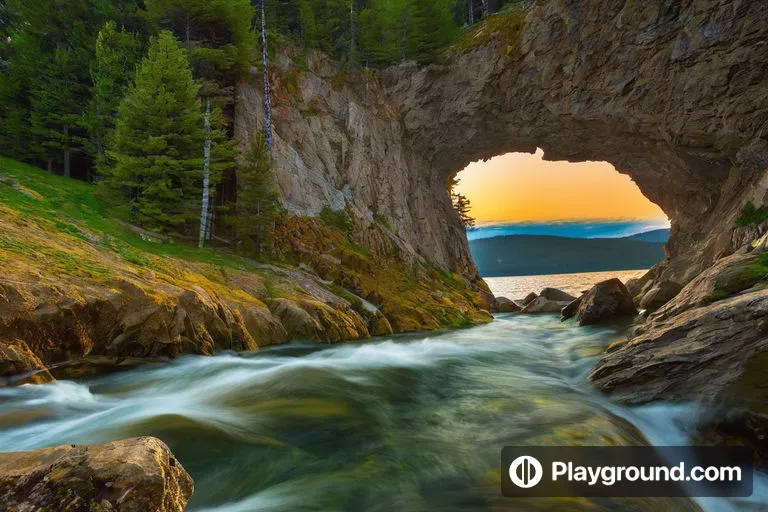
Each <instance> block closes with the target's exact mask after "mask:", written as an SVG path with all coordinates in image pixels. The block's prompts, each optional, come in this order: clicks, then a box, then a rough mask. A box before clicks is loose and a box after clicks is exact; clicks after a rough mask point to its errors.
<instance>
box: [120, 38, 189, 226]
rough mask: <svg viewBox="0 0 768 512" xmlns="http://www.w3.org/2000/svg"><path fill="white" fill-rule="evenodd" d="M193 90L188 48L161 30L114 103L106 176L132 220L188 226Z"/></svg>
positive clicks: (150, 224) (161, 224)
mask: <svg viewBox="0 0 768 512" xmlns="http://www.w3.org/2000/svg"><path fill="white" fill-rule="evenodd" d="M199 89H200V85H199V84H198V83H197V82H195V81H194V80H193V78H192V70H191V67H190V64H189V59H188V57H187V52H186V50H185V49H184V48H183V47H182V46H181V44H180V43H179V41H178V40H177V39H176V38H175V37H174V36H173V34H172V33H171V32H168V31H163V32H161V33H160V35H159V36H158V37H157V38H156V39H154V40H153V41H152V43H151V44H150V47H149V54H148V56H147V57H146V58H145V59H144V60H143V61H142V62H141V65H140V66H139V68H138V70H137V73H136V80H135V83H134V85H133V86H132V87H130V88H129V89H128V91H127V94H126V97H125V99H124V100H123V102H122V103H121V104H120V108H119V109H118V120H117V127H116V129H115V134H114V137H113V142H112V148H111V151H110V156H111V157H112V158H113V159H114V162H115V168H114V173H113V176H112V177H111V178H110V182H111V183H112V184H114V185H115V186H117V187H119V188H120V189H122V190H123V191H124V192H125V193H126V194H127V196H128V198H129V200H130V202H131V206H132V208H131V212H132V215H133V218H134V220H135V221H137V222H138V223H139V224H141V225H143V226H146V227H148V228H150V229H155V230H160V231H166V232H168V231H187V230H188V229H187V228H188V227H191V225H192V221H193V220H194V219H196V218H197V213H198V212H199V211H200V210H199V208H200V206H199V205H200V202H199V201H200V190H201V183H200V182H201V179H202V158H201V156H202V140H203V133H202V130H201V126H202V118H201V115H200V106H199V99H198V96H197V94H198V91H199Z"/></svg>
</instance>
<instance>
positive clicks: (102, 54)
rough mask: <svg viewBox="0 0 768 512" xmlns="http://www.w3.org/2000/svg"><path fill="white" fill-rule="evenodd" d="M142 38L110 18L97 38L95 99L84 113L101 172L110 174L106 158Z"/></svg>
mask: <svg viewBox="0 0 768 512" xmlns="http://www.w3.org/2000/svg"><path fill="white" fill-rule="evenodd" d="M143 46H144V44H143V42H142V40H141V38H140V37H139V36H138V35H137V34H135V33H130V32H127V31H126V30H125V29H124V28H120V29H118V28H117V24H116V23H115V22H114V21H108V22H107V23H106V24H105V25H104V27H103V28H102V29H101V31H99V35H98V37H97V38H96V53H95V55H94V58H93V60H92V61H91V66H90V68H91V81H92V83H93V87H92V89H91V101H90V103H89V104H88V107H87V109H86V111H85V115H84V116H83V121H82V122H83V125H84V126H85V127H86V129H87V130H88V134H89V137H88V139H89V144H88V150H89V152H90V153H91V155H93V157H94V159H95V163H96V168H97V171H98V173H99V174H101V175H105V174H108V173H109V170H110V161H109V159H108V158H107V157H106V144H107V139H108V137H109V136H110V134H111V133H112V131H113V130H114V128H115V123H116V120H117V108H118V106H119V105H120V101H121V100H122V99H123V96H124V94H125V90H126V88H127V87H128V84H129V83H130V82H131V80H132V79H133V75H134V73H135V71H136V66H137V65H138V63H139V60H140V59H141V54H142V48H143Z"/></svg>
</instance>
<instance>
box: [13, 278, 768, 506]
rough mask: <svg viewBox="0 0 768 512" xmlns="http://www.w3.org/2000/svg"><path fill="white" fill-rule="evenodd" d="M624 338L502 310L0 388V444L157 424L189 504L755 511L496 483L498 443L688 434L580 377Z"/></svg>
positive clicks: (684, 439) (667, 417) (674, 409)
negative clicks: (508, 492) (450, 327)
mask: <svg viewBox="0 0 768 512" xmlns="http://www.w3.org/2000/svg"><path fill="white" fill-rule="evenodd" d="M582 279H584V276H580V277H578V278H576V277H574V278H573V282H574V283H575V282H576V281H577V280H578V282H579V283H581V282H582V281H581V280H582ZM590 279H591V278H590ZM529 283H534V284H535V285H531V286H528V284H529ZM552 284H555V285H557V284H558V283H557V282H552V281H551V280H546V281H543V280H542V281H535V280H534V281H527V282H526V286H527V287H528V288H532V289H538V288H540V287H542V286H544V285H552ZM492 286H495V285H494V284H492ZM505 286H511V285H505ZM574 286H576V285H575V284H574ZM564 287H565V286H564ZM576 287H577V288H579V287H582V285H581V284H579V285H578V286H576ZM528 288H526V290H527V289H528ZM566 288H567V287H566ZM519 289H520V288H519V287H518V288H509V291H514V292H515V293H512V295H516V294H517V290H519ZM569 289H571V288H569ZM499 291H503V290H499ZM625 334H626V333H625V331H624V330H623V329H622V328H621V327H617V326H612V327H585V328H579V327H576V326H575V324H574V323H573V322H565V323H561V322H560V321H559V319H558V318H557V315H542V316H524V315H513V314H506V315H499V316H498V317H497V319H496V321H495V322H493V323H490V324H487V325H482V326H477V327H472V328H469V329H462V330H455V331H450V332H440V333H432V334H417V335H405V336H396V337H393V338H390V339H377V340H373V341H368V342H360V343H348V344H342V345H335V346H327V345H307V344H294V345H287V346H283V347H277V348H274V349H268V350H262V351H258V352H253V353H245V354H232V353H225V354H220V355H218V356H216V357H198V356H187V357H182V358H179V359H177V360H176V361H173V362H171V363H168V364H148V365H146V366H143V367H140V368H138V369H134V370H131V371H128V372H125V373H119V374H114V375H110V376H106V377H102V378H98V379H93V380H88V381H83V382H66V381H59V382H55V383H51V384H47V385H43V386H22V387H16V388H4V389H0V451H17V450H27V449H34V448H40V447H44V446H53V445H58V444H65V443H102V442H107V441H110V440H114V439H120V438H125V437H132V436H140V435H153V436H157V437H159V438H161V439H162V440H164V441H165V442H166V443H167V444H168V445H169V446H170V447H171V449H172V450H173V451H174V453H175V454H176V455H177V457H178V458H179V460H180V461H181V462H182V464H183V465H184V467H185V468H186V469H187V470H188V471H189V473H190V474H191V475H192V477H193V478H194V480H195V494H194V497H193V499H192V502H191V504H190V510H194V511H216V512H246V511H247V512H250V511H270V512H271V511H279V512H281V511H285V512H295V511H350V512H356V511H381V512H391V511H413V512H417V511H419V512H421V511H440V512H443V511H497V510H529V511H549V510H566V511H599V510H617V511H618V510H635V511H662V510H663V511H668V510H669V511H674V510H699V509H698V508H697V507H699V506H700V507H703V508H704V509H705V510H711V511H736V510H739V511H741V510H747V511H749V510H754V511H757V510H766V507H767V506H768V495H766V492H765V489H766V485H765V478H764V477H760V478H761V480H760V482H758V485H757V487H756V493H755V495H754V496H753V497H752V498H750V499H748V500H715V499H708V500H698V501H697V502H694V501H692V500H687V499H662V498H644V499H640V498H636V499H618V498H617V499H608V498H606V499H596V500H586V499H570V500H566V499H556V500H555V499H532V500H520V499H514V500H512V499H507V498H503V497H502V496H501V495H500V492H499V482H500V470H499V467H498V466H499V456H500V451H501V448H502V447H503V446H505V445H555V446H558V445H643V444H647V443H651V444H656V445H679V444H687V443H688V442H689V440H690V439H691V435H692V431H693V426H692V425H691V419H692V418H693V416H694V412H695V411H694V408H693V406H691V405H667V404H656V405H652V406H646V407H639V408H628V407H624V406H621V405H618V404H616V403H612V402H611V401H610V400H608V399H607V398H606V397H604V396H602V395H601V394H600V393H598V392H596V391H595V390H594V389H593V388H592V387H591V386H590V384H589V382H588V380H587V375H588V373H589V371H590V369H591V368H592V367H593V365H594V363H595V361H596V359H597V357H598V356H599V354H601V353H602V351H603V350H604V348H605V347H606V346H607V345H608V344H609V343H611V342H613V341H615V340H616V339H619V338H621V337H623V336H625Z"/></svg>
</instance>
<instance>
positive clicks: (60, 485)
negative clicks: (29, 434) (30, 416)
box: [0, 437, 194, 512]
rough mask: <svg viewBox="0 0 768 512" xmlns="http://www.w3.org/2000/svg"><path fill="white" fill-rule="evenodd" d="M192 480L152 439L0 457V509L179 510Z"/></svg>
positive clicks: (65, 447) (100, 511)
mask: <svg viewBox="0 0 768 512" xmlns="http://www.w3.org/2000/svg"><path fill="white" fill-rule="evenodd" d="M193 489H194V483H193V481H192V478H191V477H190V476H189V474H188V473H187V472H186V471H185V470H184V468H183V467H182V465H181V463H180V462H179V461H178V460H177V459H176V458H175V457H174V456H173V454H172V453H171V451H170V450H169V449H168V447H167V446H166V445H165V444H164V443H163V442H162V441H160V440H159V439H156V438H154V437H138V438H133V439H124V440H122V441H115V442H112V443H106V444H102V445H91V446H76V445H64V446H57V447H55V448H44V449H42V450H35V451H29V452H14V453H3V454H2V456H0V502H1V503H0V508H1V509H2V510H18V511H22V510H30V511H31V510H61V511H65V510H71V511H80V510H83V511H85V510H88V511H99V512H102V511H103V512H107V511H112V510H121V511H126V512H129V511H130V512H133V511H136V512H138V511H149V510H151V511H153V512H181V511H183V510H184V509H185V508H186V506H187V502H188V501H189V498H190V497H191V496H192V492H193Z"/></svg>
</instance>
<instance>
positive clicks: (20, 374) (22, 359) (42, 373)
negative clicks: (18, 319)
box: [0, 339, 53, 386]
mask: <svg viewBox="0 0 768 512" xmlns="http://www.w3.org/2000/svg"><path fill="white" fill-rule="evenodd" d="M52 380H53V377H52V376H51V374H50V373H49V372H48V370H47V369H46V367H45V365H44V364H43V362H42V361H40V359H39V358H38V357H37V356H36V355H35V354H34V353H33V352H32V351H31V350H30V349H29V347H28V346H27V344H26V342H24V341H23V340H20V339H14V340H11V341H7V342H5V341H2V340H0V386H2V385H3V384H2V383H3V381H7V382H9V383H13V384H45V383H46V382H50V381H52Z"/></svg>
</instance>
